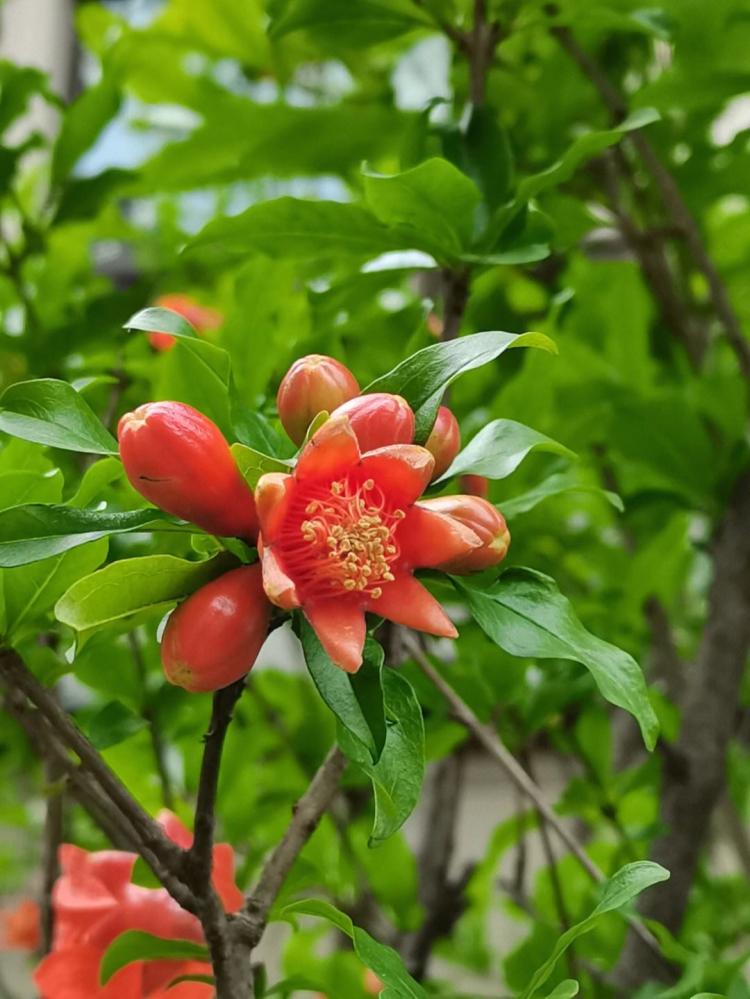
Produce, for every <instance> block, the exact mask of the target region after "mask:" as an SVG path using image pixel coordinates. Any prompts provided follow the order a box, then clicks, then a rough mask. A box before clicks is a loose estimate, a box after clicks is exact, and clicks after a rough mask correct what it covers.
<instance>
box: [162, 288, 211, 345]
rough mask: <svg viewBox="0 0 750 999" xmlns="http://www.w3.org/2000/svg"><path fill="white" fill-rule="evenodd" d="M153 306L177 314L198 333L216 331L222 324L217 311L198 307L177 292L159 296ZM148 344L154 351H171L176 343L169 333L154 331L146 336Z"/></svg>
mask: <svg viewBox="0 0 750 999" xmlns="http://www.w3.org/2000/svg"><path fill="white" fill-rule="evenodd" d="M154 305H157V306H161V307H162V308H163V309H171V310H172V312H177V313H179V315H181V316H182V317H183V319H187V321H188V322H189V323H190V324H191V326H194V327H195V329H196V330H197V332H198V333H206V332H208V331H209V330H215V329H218V328H219V326H221V324H222V323H223V322H224V316H223V315H222V314H221V312H219V311H218V310H217V309H211V308H208V307H207V306H205V305H199V304H198V302H196V301H195V299H194V298H191V297H190V295H182V294H180V293H179V292H175V293H173V294H169V295H160V296H159V298H157V299H156V301H155V302H154ZM148 342H149V343H150V344H151V346H152V347H153V348H154V350H158V351H164V350H171V349H172V347H174V345H175V343H176V342H177V341H176V338H175V337H173V336H172V334H171V333H162V332H158V331H154V332H152V333H149V334H148Z"/></svg>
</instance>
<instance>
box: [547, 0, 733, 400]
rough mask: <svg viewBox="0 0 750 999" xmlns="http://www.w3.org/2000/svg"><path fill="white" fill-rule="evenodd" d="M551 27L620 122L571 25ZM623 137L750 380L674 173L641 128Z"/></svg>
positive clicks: (616, 103)
mask: <svg viewBox="0 0 750 999" xmlns="http://www.w3.org/2000/svg"><path fill="white" fill-rule="evenodd" d="M548 11H549V12H550V13H555V9H554V5H551V6H550V7H549V8H548ZM550 31H551V32H552V34H553V35H554V36H555V38H557V40H558V41H559V43H560V45H561V46H562V47H563V49H564V50H565V51H566V52H567V53H568V55H569V56H570V57H571V59H573V61H574V62H575V63H576V64H577V65H578V67H579V68H580V70H581V72H582V73H583V74H584V75H585V76H586V77H588V79H589V80H590V81H591V83H592V84H593V85H594V87H595V88H596V90H597V91H598V93H599V96H600V97H601V99H602V101H603V103H604V104H605V106H606V107H607V108H608V110H609V112H610V114H611V116H612V118H613V120H614V121H615V122H620V121H622V119H623V118H626V117H627V114H628V106H627V103H626V101H625V100H624V98H623V97H622V95H621V94H620V93H619V91H618V90H617V88H616V87H615V86H614V85H613V84H612V82H611V81H610V80H609V78H608V77H607V75H606V74H605V73H604V72H603V70H602V69H601V67H600V66H599V64H598V63H597V62H596V60H595V59H594V58H592V56H590V55H589V53H588V52H586V50H585V49H583V48H582V47H581V46H580V45H579V44H578V41H577V40H576V38H575V36H574V35H573V33H572V31H571V30H570V28H568V27H565V26H563V25H557V26H553V27H551V28H550ZM625 138H626V141H627V142H629V143H630V145H631V146H632V147H633V148H634V149H635V150H636V151H637V153H638V155H639V156H640V158H641V160H642V162H643V164H644V166H645V167H646V169H647V170H648V172H649V173H650V175H651V178H652V179H653V181H654V183H655V184H656V187H657V189H658V191H659V194H660V196H661V199H662V203H663V205H664V208H665V209H666V211H667V213H668V215H669V218H670V221H671V223H672V224H673V225H674V226H675V227H676V228H677V230H678V231H679V232H681V233H682V236H683V238H684V240H685V242H686V244H687V247H688V249H689V250H690V253H691V255H692V257H693V261H694V262H695V265H696V267H697V268H698V270H699V271H701V273H702V274H703V276H704V277H705V279H706V282H707V284H708V288H709V293H710V297H711V302H712V304H713V307H714V311H715V312H716V315H717V316H718V318H719V320H720V321H721V324H722V325H723V327H724V331H725V333H726V336H727V340H728V341H729V344H730V346H731V348H732V350H733V351H734V353H735V355H736V356H737V362H738V364H739V366H740V370H741V372H742V375H743V377H744V378H745V379H746V380H747V381H750V341H748V340H747V338H746V337H745V335H744V333H743V331H742V324H741V323H740V320H739V317H738V316H737V313H736V312H735V310H734V307H733V306H732V303H731V300H730V298H729V293H728V292H727V289H726V286H725V284H724V282H723V280H722V278H721V275H720V274H719V272H718V270H717V268H716V266H715V264H714V262H713V260H712V259H711V257H710V255H709V253H708V250H707V249H706V245H705V243H704V241H703V236H702V235H701V232H700V229H699V227H698V223H697V222H696V220H695V218H694V217H693V215H692V213H691V211H690V209H689V208H688V206H687V205H686V203H685V201H684V199H683V197H682V193H681V192H680V189H679V187H678V186H677V183H676V182H675V179H674V177H673V176H672V174H671V173H670V171H669V170H668V169H667V168H666V167H665V166H664V164H663V163H662V161H661V160H660V158H659V156H658V154H657V152H656V150H655V149H654V147H653V146H652V145H651V143H650V141H649V140H648V138H647V137H646V135H645V134H644V133H643V131H642V130H641V129H635V131H633V132H631V133H629V134H628V135H627V136H626V137H625Z"/></svg>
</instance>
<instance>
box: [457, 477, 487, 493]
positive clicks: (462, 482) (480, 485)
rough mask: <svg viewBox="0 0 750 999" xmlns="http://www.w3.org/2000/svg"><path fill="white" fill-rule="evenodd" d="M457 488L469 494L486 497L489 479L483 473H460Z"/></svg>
mask: <svg viewBox="0 0 750 999" xmlns="http://www.w3.org/2000/svg"><path fill="white" fill-rule="evenodd" d="M458 488H459V489H460V490H461V492H464V493H468V494H469V496H481V497H482V499H487V497H488V496H489V495H490V480H489V479H487V478H485V477H484V475H462V476H461V477H460V478H459V480H458Z"/></svg>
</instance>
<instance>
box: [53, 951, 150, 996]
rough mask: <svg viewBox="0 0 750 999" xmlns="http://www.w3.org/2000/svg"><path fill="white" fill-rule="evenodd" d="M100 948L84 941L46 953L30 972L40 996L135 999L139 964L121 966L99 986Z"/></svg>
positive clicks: (140, 976)
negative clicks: (102, 985) (82, 943)
mask: <svg viewBox="0 0 750 999" xmlns="http://www.w3.org/2000/svg"><path fill="white" fill-rule="evenodd" d="M101 958H102V951H100V950H97V949H96V948H95V947H90V946H88V945H85V944H84V945H81V946H80V947H70V948H65V949H64V950H56V951H55V952H54V953H53V954H48V955H47V957H45V958H44V959H43V960H42V962H41V964H40V965H39V966H38V967H37V969H36V971H35V972H34V982H35V984H36V986H37V988H38V989H39V992H40V994H41V996H42V999H139V997H140V996H142V995H143V964H142V963H141V962H140V961H139V962H137V963H134V964H128V965H126V966H125V967H124V968H121V969H120V970H119V971H118V972H117V974H116V975H115V976H114V977H113V978H112V979H111V980H110V981H109V982H108V983H107V985H106V986H104V987H103V988H102V987H100V985H99V962H100V961H101Z"/></svg>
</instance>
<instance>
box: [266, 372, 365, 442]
mask: <svg viewBox="0 0 750 999" xmlns="http://www.w3.org/2000/svg"><path fill="white" fill-rule="evenodd" d="M355 395H359V385H358V383H357V379H356V378H355V377H354V375H353V374H352V373H351V371H350V370H349V369H348V368H346V367H344V365H343V364H341V363H340V362H339V361H336V360H334V358H332V357H326V355H325V354H308V355H307V357H301V358H300V359H299V360H298V361H295V362H294V364H293V365H292V366H291V368H290V369H289V370H288V371H287V373H286V374H285V375H284V377H283V378H282V379H281V385H279V391H278V394H277V395H276V405H277V406H278V409H279V419H280V420H281V423H282V425H283V427H284V430H286V432H287V433H288V434H289V436H290V437H291V439H292V440H293V441H294V443H295V444H301V443H302V441H303V440H304V439H305V434H306V433H307V428H308V427H309V426H310V424H311V423H312V421H313V420H314V419H315V417H316V416H317V415H318V413H322V412H323V411H324V410H325V411H326V412H327V413H331V412H333V410H334V409H336V407H337V406H340V405H341V404H342V402H347V401H348V400H349V399H353V398H354V396H355Z"/></svg>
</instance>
